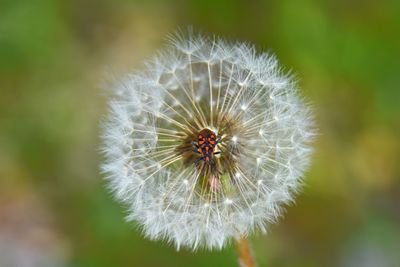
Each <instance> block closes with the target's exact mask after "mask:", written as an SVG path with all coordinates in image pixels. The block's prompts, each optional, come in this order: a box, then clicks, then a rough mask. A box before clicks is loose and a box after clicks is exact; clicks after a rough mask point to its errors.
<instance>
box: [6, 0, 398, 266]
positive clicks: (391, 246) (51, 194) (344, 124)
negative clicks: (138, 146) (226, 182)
mask: <svg viewBox="0 0 400 267" xmlns="http://www.w3.org/2000/svg"><path fill="white" fill-rule="evenodd" d="M188 25H192V26H193V28H194V29H196V30H202V31H203V32H204V33H206V34H216V35H219V36H223V37H226V38H228V39H230V40H245V41H250V42H253V43H255V44H256V45H257V47H258V48H259V49H260V50H263V49H271V51H272V52H274V53H276V55H277V56H278V58H279V59H280V61H281V63H282V64H283V65H284V66H286V67H287V70H289V69H290V70H292V71H293V72H294V73H296V74H297V76H298V78H299V84H300V86H301V88H302V90H303V93H304V95H305V96H306V97H307V98H308V99H309V100H310V101H311V102H312V103H313V104H314V108H315V113H316V117H317V118H316V120H317V124H318V128H319V132H320V135H319V136H318V138H317V140H316V142H315V148H316V151H315V153H314V155H313V165H312V167H311V169H310V171H309V172H308V173H307V175H306V177H305V178H306V183H305V187H304V190H303V192H302V193H301V194H300V195H299V196H298V197H297V203H296V205H293V206H291V207H289V208H288V210H287V213H286V216H285V218H284V219H282V220H281V222H280V223H279V224H277V225H273V226H271V228H270V232H269V233H268V234H267V235H256V236H254V237H252V239H251V241H252V243H253V246H254V250H255V252H256V259H257V261H258V263H259V266H351V267H353V266H354V267H358V266H360V267H368V266H378V267H382V266H383V267H385V266H400V263H399V262H400V253H399V251H400V142H399V140H400V107H399V105H400V73H399V72H400V52H399V51H400V49H399V48H400V1H394V0H393V1H373V0H367V1H361V0H356V1H345V0H336V1H334V0H331V1H311V0H305V1H272V2H270V1H244V0H243V1H239V0H234V1H227V0H225V1H216V0H207V1H184V0H181V1H161V0H160V1H152V0H149V1H120V0H118V1H111V0H100V1H95V0H89V1H80V0H58V1H51V0H1V1H0V90H1V91H0V266H1V267H25V266H34V267H36V266H40V267H53V266H57V267H58V266H59V267H64V266H68V267H109V266H118V267H125V266H126V267H128V266H174V267H175V266H236V264H237V263H236V258H235V253H234V249H233V248H232V247H228V248H226V249H224V250H223V251H221V252H219V251H216V252H207V251H198V252H196V253H194V254H193V253H191V252H190V251H185V250H183V251H180V252H176V251H175V249H174V248H173V247H171V246H168V245H166V244H163V243H161V242H151V241H148V240H147V239H144V238H143V237H142V236H141V235H140V232H139V230H137V229H136V227H135V226H133V225H129V224H127V223H125V222H124V219H123V217H124V210H123V209H122V208H121V207H120V206H119V205H118V203H116V202H115V201H113V200H112V197H111V196H110V194H109V193H108V192H107V191H106V190H105V188H104V181H103V180H102V177H101V175H100V174H99V168H98V166H99V162H100V161H101V156H100V155H99V153H98V144H99V120H100V119H101V117H102V116H103V115H104V113H105V106H106V105H105V102H106V99H105V97H104V96H103V91H102V89H100V88H102V87H103V86H104V84H105V83H107V81H109V79H110V77H118V76H119V75H121V74H122V73H126V72H127V71H130V70H132V69H133V68H140V67H141V66H142V65H141V62H142V61H143V60H144V59H146V58H148V57H149V56H151V55H152V54H153V53H154V52H155V51H156V49H158V48H160V47H161V46H162V45H163V43H164V41H165V37H166V35H167V34H169V33H172V32H174V31H175V30H176V29H177V28H178V27H181V28H186V27H187V26H188Z"/></svg>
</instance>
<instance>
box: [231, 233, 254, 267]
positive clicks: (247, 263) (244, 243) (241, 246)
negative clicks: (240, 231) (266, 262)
mask: <svg viewBox="0 0 400 267" xmlns="http://www.w3.org/2000/svg"><path fill="white" fill-rule="evenodd" d="M236 253H237V256H238V260H239V265H240V267H255V266H256V263H255V262H254V258H253V253H252V251H251V247H250V244H249V240H248V239H247V238H246V237H244V236H242V237H241V238H240V239H239V240H236Z"/></svg>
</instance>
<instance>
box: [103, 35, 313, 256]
mask: <svg viewBox="0 0 400 267" xmlns="http://www.w3.org/2000/svg"><path fill="white" fill-rule="evenodd" d="M115 91H116V92H117V94H116V95H115V96H114V97H113V98H112V101H110V105H109V107H110V111H109V115H108V118H107V120H106V122H105V124H104V133H103V145H102V151H103V153H104V155H105V163H104V164H103V165H102V169H103V171H104V172H105V173H106V179H107V181H108V185H109V188H110V189H111V190H112V191H113V193H114V195H115V197H116V198H117V199H118V200H120V201H121V202H122V203H123V204H124V205H126V206H127V207H128V216H127V220H128V221H135V222H137V223H138V224H139V225H140V226H141V227H142V229H143V232H144V234H145V235H146V236H147V237H149V238H151V239H164V240H167V241H170V242H172V243H174V244H175V245H176V247H177V248H179V247H180V246H186V247H190V248H192V249H196V248H198V247H206V248H210V249H212V248H222V247H223V246H224V245H225V244H226V243H227V241H228V240H229V239H231V238H234V239H239V238H240V237H242V236H246V235H248V234H250V233H252V232H254V230H261V231H266V229H267V227H268V225H269V224H270V223H272V222H275V221H277V219H278V217H279V216H280V215H281V213H282V211H283V206H284V204H287V203H290V202H292V201H293V195H294V193H295V192H296V191H297V190H298V189H299V185H300V183H301V176H302V175H303V173H304V171H305V170H306V168H307V166H308V164H309V155H310V152H311V148H310V146H309V144H310V141H311V140H312V138H313V135H314V133H313V123H312V120H311V117H312V116H311V113H310V111H309V109H308V107H307V105H305V104H304V103H303V101H302V99H301V97H300V96H299V95H298V90H297V87H296V84H295V83H294V82H293V80H292V79H291V77H290V76H288V75H286V74H284V73H282V71H281V67H280V66H279V64H278V62H277V60H276V58H275V57H274V56H273V55H271V54H266V53H260V54H259V53H257V52H256V50H255V48H254V47H253V46H251V45H248V44H242V43H228V42H226V41H224V40H222V39H218V38H214V39H209V38H206V37H202V36H194V35H192V34H190V33H189V34H186V35H175V36H174V37H173V38H171V42H170V44H169V46H168V47H166V48H165V49H164V50H163V51H162V52H161V53H160V55H158V56H157V57H154V58H153V59H152V60H151V61H149V62H148V63H147V64H146V70H145V71H144V72H136V73H131V74H129V75H127V76H126V77H125V78H123V79H121V80H120V81H119V82H118V84H117V85H116V86H115Z"/></svg>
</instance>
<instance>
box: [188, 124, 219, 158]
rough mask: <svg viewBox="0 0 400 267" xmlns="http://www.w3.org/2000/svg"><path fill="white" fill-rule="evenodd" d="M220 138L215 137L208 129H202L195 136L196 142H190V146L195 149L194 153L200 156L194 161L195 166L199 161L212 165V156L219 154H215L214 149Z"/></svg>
mask: <svg viewBox="0 0 400 267" xmlns="http://www.w3.org/2000/svg"><path fill="white" fill-rule="evenodd" d="M220 140H221V138H219V137H217V136H216V134H215V133H214V132H213V131H211V130H210V129H207V128H205V129H203V130H201V131H200V132H199V134H198V135H197V142H194V141H192V145H193V146H194V147H195V148H196V149H195V150H194V152H196V153H198V154H200V156H201V157H200V158H198V159H196V161H195V164H196V165H197V164H198V163H199V162H200V161H201V160H203V161H204V162H205V163H207V164H210V165H211V164H212V165H214V164H215V162H214V160H213V156H214V155H217V154H219V153H220V152H215V147H216V146H217V145H218V143H219V141H220Z"/></svg>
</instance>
